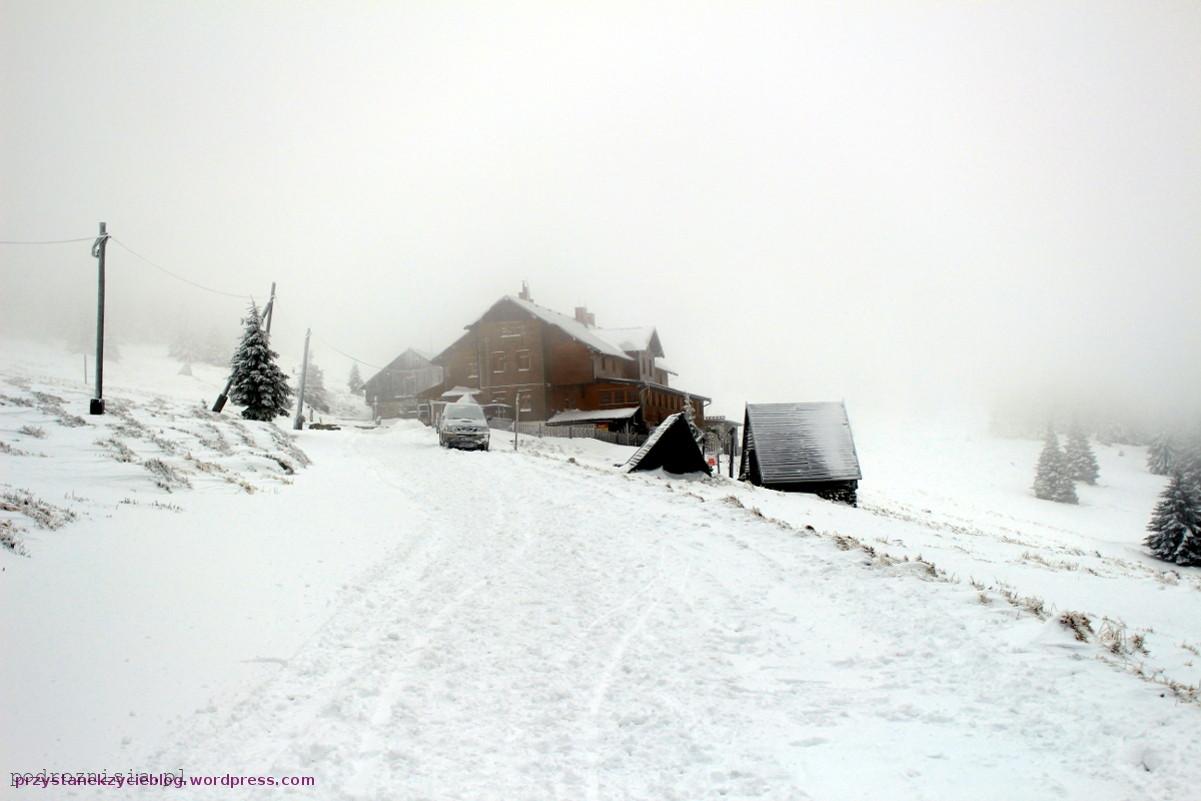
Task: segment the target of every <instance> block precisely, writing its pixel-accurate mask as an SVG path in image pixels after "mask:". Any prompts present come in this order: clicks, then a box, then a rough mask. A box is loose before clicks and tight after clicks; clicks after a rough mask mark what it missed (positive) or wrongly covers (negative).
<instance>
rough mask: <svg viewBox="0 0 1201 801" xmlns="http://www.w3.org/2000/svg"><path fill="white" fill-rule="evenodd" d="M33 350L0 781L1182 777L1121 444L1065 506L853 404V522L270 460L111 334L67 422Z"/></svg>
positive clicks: (1096, 783) (11, 418)
mask: <svg viewBox="0 0 1201 801" xmlns="http://www.w3.org/2000/svg"><path fill="white" fill-rule="evenodd" d="M65 361H66V360H65V359H64V358H63V357H62V356H61V355H58V354H55V353H54V352H52V351H49V350H43V349H38V348H35V347H32V346H29V347H22V348H21V349H20V350H19V351H18V350H17V349H15V348H9V347H6V351H5V358H4V360H3V362H2V363H0V394H3V395H4V396H6V397H5V404H4V405H3V406H0V415H2V416H0V441H3V442H5V443H7V444H8V445H9V446H10V448H11V449H16V450H20V451H25V452H26V453H25V454H24V455H22V454H16V453H0V466H2V467H0V469H2V470H3V475H2V477H0V482H2V483H3V484H4V486H3V487H0V490H3V491H11V490H12V489H14V488H20V489H24V490H27V491H29V492H30V493H32V494H33V495H35V496H37V497H39V498H41V499H43V500H45V501H48V502H50V503H53V504H55V505H56V506H58V507H61V508H63V509H67V510H71V511H74V512H75V514H76V515H77V516H78V519H76V520H75V521H73V522H69V523H67V524H66V525H63V526H62V527H60V528H56V529H38V528H37V527H36V525H35V524H34V523H32V522H31V521H30V520H29V519H28V518H27V517H26V516H25V515H23V514H19V513H15V512H10V513H7V514H5V513H0V514H4V517H3V518H0V519H11V520H14V521H19V522H20V525H21V526H23V527H24V528H25V529H26V531H25V532H24V533H23V534H22V535H21V539H22V541H23V544H24V547H25V549H26V551H27V552H28V555H27V556H18V555H15V554H12V553H10V552H7V551H4V552H0V567H3V573H0V604H2V605H3V608H4V609H5V610H6V614H5V615H4V616H3V617H2V618H0V621H2V622H0V642H3V643H4V644H5V653H6V654H7V655H8V656H6V658H5V659H4V660H0V688H2V689H0V709H2V712H0V714H2V716H3V719H4V721H5V725H4V726H3V727H2V728H0V771H3V776H4V777H5V782H4V786H3V788H2V789H0V797H4V798H8V797H14V798H19V797H28V796H30V795H35V796H36V794H37V793H38V792H39V791H36V790H14V789H13V788H11V787H9V786H8V782H7V776H8V773H9V772H11V771H32V772H37V771H39V770H41V769H43V768H45V769H47V770H50V771H54V770H60V771H61V770H73V771H74V770H93V771H98V770H101V769H108V770H110V771H117V770H119V771H125V770H128V769H130V768H133V769H136V770H176V769H183V770H184V771H185V772H186V773H188V774H190V775H202V774H215V775H224V774H235V775H244V776H248V775H255V776H265V775H273V776H282V775H311V776H314V777H316V780H317V786H316V787H315V788H314V789H312V790H308V791H305V790H298V789H292V790H289V791H286V792H285V791H277V792H269V791H267V790H264V789H243V790H241V791H231V790H229V789H226V788H216V789H210V790H208V791H205V790H203V789H200V788H189V790H188V793H187V794H188V795H189V796H192V797H197V798H210V797H211V798H229V797H245V798H259V797H287V798H320V799H344V798H345V799H350V798H363V799H375V798H397V799H403V798H429V799H464V798H472V799H475V798H479V799H494V798H495V799H525V798H528V799H560V798H561V799H600V798H646V799H671V798H679V799H700V798H727V799H729V798H767V799H805V798H813V799H859V798H865V797H872V798H879V797H887V798H901V799H926V798H928V799H960V798H964V799H966V798H971V799H994V798H995V799H1011V798H1029V799H1036V798H1081V799H1083V798H1088V799H1091V800H1093V801H1100V800H1101V799H1127V798H1130V799H1133V798H1161V799H1182V798H1190V797H1196V789H1195V788H1196V787H1197V786H1198V783H1199V781H1201V763H1198V761H1197V759H1196V754H1195V740H1196V732H1197V731H1198V730H1199V725H1201V706H1198V705H1197V704H1196V703H1194V702H1190V701H1187V700H1183V699H1182V698H1181V697H1180V694H1179V693H1178V692H1173V691H1172V690H1171V689H1170V688H1169V687H1168V686H1167V683H1168V682H1177V683H1178V686H1179V685H1183V684H1195V683H1196V682H1197V680H1198V674H1197V663H1196V662H1195V661H1194V659H1197V661H1201V658H1197V653H1196V648H1197V646H1198V643H1199V641H1201V625H1198V623H1197V621H1198V620H1199V619H1201V616H1199V615H1198V612H1201V575H1199V571H1197V570H1195V569H1194V570H1189V569H1180V570H1177V571H1172V572H1169V571H1166V570H1165V569H1164V568H1165V567H1166V566H1165V565H1162V564H1161V563H1157V562H1154V561H1153V560H1151V559H1149V558H1148V557H1146V556H1145V555H1144V554H1143V553H1142V551H1141V549H1140V548H1139V547H1138V543H1139V541H1140V540H1141V538H1142V536H1143V532H1142V529H1143V526H1144V525H1145V522H1146V518H1147V516H1148V514H1149V512H1150V507H1151V504H1152V503H1153V501H1154V498H1155V495H1156V493H1157V492H1158V490H1159V488H1160V486H1161V479H1158V478H1156V477H1153V476H1149V475H1147V474H1146V473H1145V472H1144V471H1142V470H1141V459H1142V454H1141V453H1140V452H1138V451H1136V450H1130V449H1127V451H1126V453H1125V454H1124V455H1119V449H1117V448H1113V449H1101V450H1100V452H1099V454H1098V456H1099V457H1100V459H1101V467H1102V483H1101V486H1099V487H1097V488H1083V489H1082V491H1081V499H1082V505H1081V506H1080V507H1079V508H1068V507H1060V506H1056V505H1053V504H1048V503H1045V502H1041V501H1037V500H1035V499H1034V498H1032V497H1029V494H1028V487H1027V485H1028V483H1029V481H1030V479H1031V477H1032V467H1033V464H1034V459H1035V457H1036V455H1037V448H1038V445H1037V443H1030V442H1011V441H997V440H992V439H989V438H986V437H983V436H980V435H974V434H971V433H967V432H971V431H973V430H974V429H975V427H974V426H973V425H971V424H965V425H958V424H952V423H950V422H946V421H943V422H942V423H940V424H939V427H938V428H936V429H934V430H935V431H937V432H940V433H933V434H932V433H930V430H931V427H930V426H928V425H927V426H926V427H925V428H920V427H911V426H905V427H898V426H882V425H874V424H873V422H872V421H858V420H855V419H854V409H852V410H851V411H852V422H853V423H854V424H855V425H856V435H857V441H858V444H859V448H860V451H861V456H862V459H863V462H864V470H865V473H866V475H867V477H866V479H865V483H864V486H863V492H862V495H861V498H862V503H863V508H861V509H858V510H856V509H848V508H846V507H842V506H837V505H834V504H829V503H826V502H823V501H820V500H817V499H814V498H811V497H807V496H786V495H780V494H777V493H771V492H766V491H762V490H757V489H754V488H748V487H744V486H742V485H740V484H737V483H734V482H729V481H727V480H723V479H710V480H704V481H701V480H681V479H678V478H671V477H664V476H647V475H637V476H629V477H627V476H624V475H622V474H620V473H619V472H618V471H616V470H615V469H613V467H612V464H613V463H614V462H618V461H621V460H623V459H624V457H625V456H626V455H627V454H628V453H629V451H630V449H624V448H620V447H617V446H611V445H607V444H604V443H600V442H597V441H580V440H572V441H564V440H543V441H538V440H535V439H531V438H523V441H522V448H521V451H520V452H519V453H513V452H512V446H511V444H510V441H509V439H508V437H505V436H501V435H494V436H495V438H494V442H493V447H494V450H493V451H492V452H490V453H460V452H448V451H444V450H441V449H439V448H438V447H437V443H436V438H435V437H433V436H432V435H431V433H430V432H429V431H428V430H426V429H424V428H422V427H420V426H417V425H415V424H405V423H398V424H396V425H393V426H390V427H387V428H382V429H375V430H363V429H357V428H354V427H346V428H344V429H343V430H342V431H337V432H327V431H306V432H303V433H301V434H300V435H299V437H298V440H297V442H298V444H299V446H300V449H302V451H303V454H307V455H308V456H309V457H311V459H312V465H311V466H310V467H307V468H302V467H301V466H300V465H299V464H298V463H299V461H300V459H301V453H300V451H297V450H296V449H295V447H294V446H291V445H289V444H288V443H287V441H286V440H285V439H282V438H279V437H277V436H276V435H272V434H271V433H270V427H268V426H259V425H238V424H236V423H235V421H234V418H233V416H232V415H230V414H228V413H227V414H225V415H224V416H222V418H220V419H213V418H211V417H209V416H207V415H205V414H203V413H197V411H196V405H197V404H196V401H198V400H199V399H201V398H205V399H208V400H211V398H212V396H213V395H214V394H215V392H216V387H218V386H219V384H220V382H221V380H222V378H223V376H221V375H220V371H217V370H213V371H212V374H208V373H206V372H205V371H203V370H201V369H197V371H196V372H197V375H196V376H194V377H192V378H187V377H183V376H176V375H175V374H174V366H173V365H171V364H170V362H168V361H166V360H165V359H159V358H158V357H157V356H156V355H155V354H154V353H151V352H142V351H139V350H138V349H134V348H127V349H126V354H125V359H124V360H123V362H122V363H121V364H119V365H115V366H113V367H111V368H109V370H108V373H107V374H108V375H110V376H111V377H110V381H111V384H110V395H111V396H112V397H113V398H114V399H116V400H118V401H120V400H125V401H128V406H127V407H125V408H126V409H127V411H126V412H125V415H124V417H122V416H118V415H110V416H106V417H105V418H103V419H98V418H87V420H86V423H87V426H86V427H85V426H77V427H74V428H72V427H69V426H67V425H65V424H64V423H63V422H62V420H64V419H66V415H65V414H64V413H63V412H59V411H57V410H56V409H62V410H64V412H67V413H69V412H74V413H75V414H82V412H81V411H80V410H81V409H85V408H86V397H87V394H88V393H87V389H86V387H84V386H83V385H82V381H81V380H80V379H79V378H75V377H73V376H71V375H70V374H69V372H70V371H68V370H67V369H66V367H65V366H61V365H64V364H65ZM35 392H42V393H47V394H53V395H55V396H57V397H60V398H62V399H63V400H62V401H61V402H57V403H55V402H52V401H45V402H43V403H42V406H43V407H45V408H41V407H39V405H38V399H37V396H35V395H34V394H33V393H35ZM14 398H19V399H28V400H31V404H30V405H28V406H27V405H23V404H22V403H21V402H20V401H13V400H11V399H14ZM155 398H161V399H162V400H161V401H159V402H157V403H156V402H155V400H154V399H155ZM119 405H120V404H118V406H119ZM85 417H86V415H85ZM131 420H132V422H130V421H131ZM67 422H70V421H69V420H67ZM26 425H34V426H37V427H40V428H42V429H44V431H45V436H43V437H40V438H39V437H33V436H29V435H21V434H19V433H17V432H18V430H19V429H20V428H21V427H22V426H26ZM122 426H124V427H125V428H124V429H123V430H114V429H115V428H118V429H119V428H121V427H122ZM139 426H140V428H141V429H143V430H139ZM210 426H212V429H210ZM160 428H161V429H162V431H161V432H159V431H158V429H160ZM213 429H215V430H216V431H218V432H221V433H222V435H223V436H222V438H221V439H223V440H224V442H225V443H226V445H225V447H224V449H223V448H222V447H221V445H220V441H221V439H219V438H218V437H217V436H216V435H215V434H214V433H213ZM241 431H248V432H249V435H248V436H249V439H250V441H249V442H247V441H245V440H243V438H242V435H241V433H240V432H241ZM145 432H150V433H156V434H157V435H158V436H159V439H160V440H161V439H166V438H170V439H172V440H173V441H175V442H176V446H175V447H176V452H175V453H168V452H167V451H166V450H164V448H163V446H162V443H161V442H157V443H156V442H155V440H154V438H153V437H151V436H150V434H148V433H145ZM114 436H115V437H116V438H118V439H121V440H122V441H124V442H126V443H127V444H128V446H129V448H130V449H131V450H132V451H133V454H134V455H133V457H132V460H131V461H129V462H121V461H117V460H116V459H115V458H114V453H120V451H119V450H116V449H115V447H114V446H98V445H95V441H96V440H103V439H110V438H113V437H114ZM167 450H169V447H168V448H167ZM223 450H228V451H229V453H224V452H223ZM39 453H45V454H46V456H45V457H42V456H40V455H37V454H39ZM186 453H191V454H192V456H193V460H188V459H186V458H185V457H184V454H186ZM275 456H279V457H280V458H283V459H284V460H285V461H286V462H287V463H288V464H289V465H292V466H293V468H294V469H293V474H291V475H289V474H288V473H287V471H286V470H284V469H283V467H282V466H281V465H280V464H279V462H277V461H276V460H275V459H274V458H273V457H275ZM153 458H161V459H162V460H163V461H164V462H166V463H167V464H169V465H171V466H174V467H176V468H177V469H178V470H179V471H181V472H182V471H190V472H186V473H184V475H186V476H187V477H188V479H189V483H190V484H191V487H190V488H188V487H183V486H173V487H172V490H173V491H172V492H170V493H168V492H167V491H166V490H165V489H164V488H162V487H160V486H158V485H157V484H156V483H155V480H156V478H157V477H158V475H157V474H156V473H153V472H151V470H150V469H148V468H146V467H145V466H144V463H145V462H146V461H148V460H150V459H153ZM194 460H199V461H200V462H204V463H213V464H218V465H220V466H221V467H222V468H223V470H224V472H222V471H220V470H212V471H210V472H205V471H204V470H203V469H200V468H196V466H195V464H196V462H195V461H194ZM239 480H242V481H245V482H247V483H248V484H249V485H250V486H251V488H252V489H253V492H248V491H247V490H246V488H245V487H244V486H242V485H240V484H238V481H239ZM126 498H128V499H130V500H131V501H134V502H133V503H121V501H122V500H123V499H126ZM155 502H157V503H159V504H161V505H160V506H155V505H154V504H155ZM807 526H809V527H812V530H810V529H809V528H807ZM864 546H867V548H870V549H872V550H873V551H874V554H873V553H869V551H868V550H866V549H865V547H864ZM919 556H920V557H921V561H919V560H918V558H919ZM973 581H974V582H975V585H973V583H972V582H973ZM1039 602H1041V606H1040V603H1039ZM1069 610H1072V611H1080V612H1084V613H1086V614H1087V615H1089V616H1090V618H1091V620H1090V624H1091V625H1092V627H1093V629H1094V631H1095V633H1094V635H1092V636H1091V637H1089V638H1088V640H1087V641H1084V642H1081V641H1078V640H1076V639H1075V637H1074V636H1073V635H1072V633H1071V632H1069V631H1068V630H1067V629H1066V628H1065V627H1064V626H1062V625H1061V624H1060V623H1059V622H1058V617H1059V615H1060V614H1061V613H1062V612H1064V611H1069ZM1103 618H1109V619H1110V620H1111V621H1113V622H1112V623H1111V624H1108V626H1107V627H1105V626H1106V624H1104V623H1103ZM1119 621H1120V622H1121V623H1122V624H1124V628H1123V627H1122V626H1121V625H1119ZM1103 627H1105V631H1107V632H1109V634H1108V635H1107V636H1109V637H1110V639H1108V640H1106V639H1104V638H1103V636H1102V635H1101V632H1102V629H1103ZM1135 634H1143V637H1144V639H1143V645H1142V648H1143V649H1144V650H1145V653H1144V650H1139V649H1138V648H1137V647H1135V643H1136V640H1135V638H1134V636H1133V635H1135ZM1119 635H1120V638H1119ZM1115 638H1116V645H1115V644H1114V640H1115ZM1111 645H1113V648H1111V647H1110V646H1111ZM1114 651H1116V653H1115V652H1114ZM1140 670H1141V672H1142V674H1143V676H1142V677H1140V676H1139V675H1138V671H1140ZM206 793H207V794H206ZM128 795H129V791H128V790H126V791H115V790H93V791H90V792H78V791H77V792H74V793H62V794H61V797H68V798H71V797H78V798H93V797H95V798H119V797H128ZM146 795H147V797H169V796H168V794H164V793H163V792H162V791H158V792H147V793H146ZM43 797H59V796H55V795H54V794H53V793H51V794H46V795H44V796H43Z"/></svg>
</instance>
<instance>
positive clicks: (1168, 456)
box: [1147, 433, 1176, 476]
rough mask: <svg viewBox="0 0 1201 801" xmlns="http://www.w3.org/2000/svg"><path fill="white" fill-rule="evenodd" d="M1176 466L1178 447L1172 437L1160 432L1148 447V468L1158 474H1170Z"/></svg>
mask: <svg viewBox="0 0 1201 801" xmlns="http://www.w3.org/2000/svg"><path fill="white" fill-rule="evenodd" d="M1175 467H1176V448H1175V446H1174V445H1173V443H1172V438H1171V437H1170V436H1168V435H1167V434H1163V433H1161V434H1159V435H1158V436H1156V437H1155V439H1153V440H1151V444H1150V446H1148V447H1147V469H1148V470H1150V471H1151V472H1152V473H1154V474H1155V475H1157V476H1166V475H1169V474H1170V473H1171V472H1172V471H1173V470H1174V469H1175Z"/></svg>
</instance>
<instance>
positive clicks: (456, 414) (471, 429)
mask: <svg viewBox="0 0 1201 801" xmlns="http://www.w3.org/2000/svg"><path fill="white" fill-rule="evenodd" d="M490 440H491V433H490V431H489V429H488V419H487V418H486V417H484V410H483V408H482V407H481V406H480V405H479V404H476V403H452V404H450V405H449V406H447V407H446V408H445V409H444V410H443V411H442V419H441V420H439V421H438V444H439V445H441V446H442V447H443V448H470V449H473V450H484V451H486V450H488V445H489V442H490Z"/></svg>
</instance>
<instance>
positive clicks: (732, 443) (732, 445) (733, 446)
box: [730, 428, 738, 478]
mask: <svg viewBox="0 0 1201 801" xmlns="http://www.w3.org/2000/svg"><path fill="white" fill-rule="evenodd" d="M737 433H738V429H736V428H732V429H730V478H733V477H734V452H735V451H736V450H738V443H737V442H735V441H734V437H735V436H737Z"/></svg>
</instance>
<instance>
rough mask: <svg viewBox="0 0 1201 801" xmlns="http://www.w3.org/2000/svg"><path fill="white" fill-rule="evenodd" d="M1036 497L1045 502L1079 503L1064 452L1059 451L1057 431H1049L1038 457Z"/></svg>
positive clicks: (1035, 482) (1035, 485)
mask: <svg viewBox="0 0 1201 801" xmlns="http://www.w3.org/2000/svg"><path fill="white" fill-rule="evenodd" d="M1033 489H1034V495H1035V497H1036V498H1041V499H1043V500H1044V501H1056V502H1058V503H1077V502H1078V500H1077V498H1076V485H1075V484H1073V483H1072V474H1071V470H1070V468H1069V466H1068V463H1067V459H1066V457H1065V456H1064V455H1063V451H1061V450H1060V449H1059V437H1057V436H1055V430H1054V429H1052V428H1048V429H1047V436H1046V439H1045V440H1044V441H1043V452H1042V454H1040V455H1039V457H1038V470H1037V472H1036V473H1035V476H1034V488H1033Z"/></svg>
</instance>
